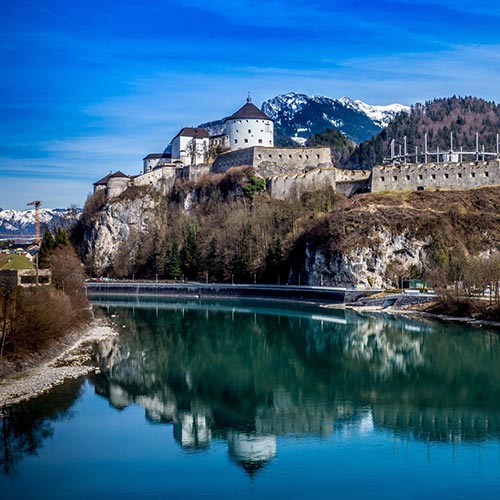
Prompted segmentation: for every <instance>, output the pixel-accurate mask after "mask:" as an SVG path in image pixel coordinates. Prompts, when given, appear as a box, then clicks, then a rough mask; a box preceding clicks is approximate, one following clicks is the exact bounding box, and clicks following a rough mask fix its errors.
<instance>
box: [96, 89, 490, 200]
mask: <svg viewBox="0 0 500 500" xmlns="http://www.w3.org/2000/svg"><path fill="white" fill-rule="evenodd" d="M425 151H426V152H427V146H426V149H425ZM470 154H473V153H470ZM474 155H475V156H474V158H473V161H464V155H463V154H460V155H459V154H455V153H453V151H450V152H449V153H446V154H445V153H444V152H443V153H441V154H440V153H439V152H438V153H437V154H435V156H436V162H428V161H427V159H428V155H427V154H426V155H425V161H424V162H423V163H418V155H415V163H411V160H410V158H411V157H410V156H409V155H406V154H405V155H404V156H402V155H399V156H395V155H394V154H392V155H391V159H390V161H389V162H388V164H384V165H378V166H375V167H374V168H373V169H372V170H346V169H340V168H337V167H334V165H333V162H332V155H331V151H330V148H328V147H296V148H277V147H274V121H273V120H272V119H271V118H270V117H269V116H267V115H266V114H265V113H263V112H262V111H260V110H259V109H258V108H257V107H256V106H255V105H254V104H253V103H252V102H251V99H250V97H249V98H248V99H247V102H246V104H245V105H244V106H243V107H241V108H240V109H239V110H238V111H236V112H235V113H234V114H233V115H232V116H230V117H229V118H226V120H225V133H224V134H219V135H212V136H211V135H210V134H209V132H208V130H206V129H204V128H189V127H186V128H183V129H181V131H180V132H179V133H178V134H177V135H176V136H175V137H174V138H173V139H172V142H171V145H170V151H169V152H168V150H165V152H163V153H151V154H148V155H147V156H146V157H145V158H143V171H142V173H141V174H139V175H137V176H129V175H126V174H124V173H123V172H120V171H118V172H115V173H110V174H108V175H107V176H105V177H104V178H102V179H100V180H99V181H97V182H95V183H94V193H95V192H97V191H101V190H105V191H106V195H107V197H108V198H114V197H117V196H119V195H120V194H121V193H123V192H124V191H125V190H126V189H127V188H128V187H131V186H151V187H153V188H155V189H157V190H159V191H160V192H162V193H163V194H167V193H168V192H169V191H170V190H171V189H172V188H173V185H174V183H175V180H176V179H177V178H182V179H186V180H195V181H196V180H198V179H200V178H201V177H202V176H204V175H207V174H212V173H224V172H227V171H228V170H229V169H230V168H234V167H248V166H250V167H253V168H254V169H255V172H256V175H258V176H261V177H262V178H264V179H265V180H266V187H267V191H268V192H269V194H270V195H271V196H272V197H274V198H278V199H284V198H286V197H288V196H290V195H291V194H294V195H300V194H301V193H303V192H306V191H313V190H315V189H319V188H321V187H325V186H331V187H332V188H333V189H334V190H335V191H338V192H341V193H343V194H346V195H347V196H352V195H353V194H356V193H361V192H370V191H371V192H380V191H397V190H424V189H469V188H476V187H481V186H486V185H496V184H499V183H500V154H499V148H498V141H497V152H496V153H488V155H489V156H488V158H494V159H490V160H487V159H486V157H485V153H484V151H483V153H482V155H481V154H480V153H479V150H477V151H476V152H475V153H474ZM431 156H432V155H431Z"/></svg>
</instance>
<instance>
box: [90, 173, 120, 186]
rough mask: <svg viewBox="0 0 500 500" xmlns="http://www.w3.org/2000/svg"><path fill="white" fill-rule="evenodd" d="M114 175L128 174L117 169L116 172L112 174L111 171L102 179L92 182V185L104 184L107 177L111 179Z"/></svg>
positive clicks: (107, 179)
mask: <svg viewBox="0 0 500 500" xmlns="http://www.w3.org/2000/svg"><path fill="white" fill-rule="evenodd" d="M114 177H127V178H128V177H129V176H128V175H125V174H124V173H123V172H121V171H120V170H118V171H117V172H115V173H114V174H112V173H111V172H110V173H109V174H108V175H106V176H105V177H103V178H102V179H100V180H98V181H97V182H94V186H105V185H106V184H107V183H108V181H109V179H112V178H114Z"/></svg>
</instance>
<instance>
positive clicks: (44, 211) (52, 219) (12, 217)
mask: <svg viewBox="0 0 500 500" xmlns="http://www.w3.org/2000/svg"><path fill="white" fill-rule="evenodd" d="M79 216H80V211H79V210H74V209H69V210H64V209H58V208H41V209H40V228H41V230H42V232H43V231H44V230H45V229H46V228H54V227H67V226H69V225H71V224H72V223H73V222H75V221H76V220H77V219H78V217H79ZM34 236H35V210H2V209H1V208H0V239H15V240H18V239H29V238H33V237H34Z"/></svg>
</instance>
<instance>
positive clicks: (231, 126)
mask: <svg viewBox="0 0 500 500" xmlns="http://www.w3.org/2000/svg"><path fill="white" fill-rule="evenodd" d="M225 123H226V134H227V135H228V136H229V141H230V146H231V151H235V150H237V149H243V148H250V147H252V146H264V147H268V148H272V147H273V146H274V121H273V120H272V119H271V118H269V116H267V115H266V114H265V113H263V112H262V111H261V110H260V109H259V108H257V107H256V106H255V105H254V104H252V99H251V98H250V96H249V97H248V99H247V103H246V104H245V105H244V106H243V107H242V108H240V109H239V110H238V111H236V113H234V115H232V116H230V117H229V118H226V120H225Z"/></svg>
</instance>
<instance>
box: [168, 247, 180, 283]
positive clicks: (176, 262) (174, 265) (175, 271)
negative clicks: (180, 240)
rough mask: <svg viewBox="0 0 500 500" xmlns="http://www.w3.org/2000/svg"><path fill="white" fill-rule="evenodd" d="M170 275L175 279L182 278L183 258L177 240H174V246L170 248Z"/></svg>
mask: <svg viewBox="0 0 500 500" xmlns="http://www.w3.org/2000/svg"><path fill="white" fill-rule="evenodd" d="M169 260H170V266H169V267H170V277H171V278H173V279H176V280H178V279H180V278H182V269H181V258H180V255H179V246H178V244H177V241H175V240H174V242H173V243H172V248H171V250H170V259H169Z"/></svg>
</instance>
